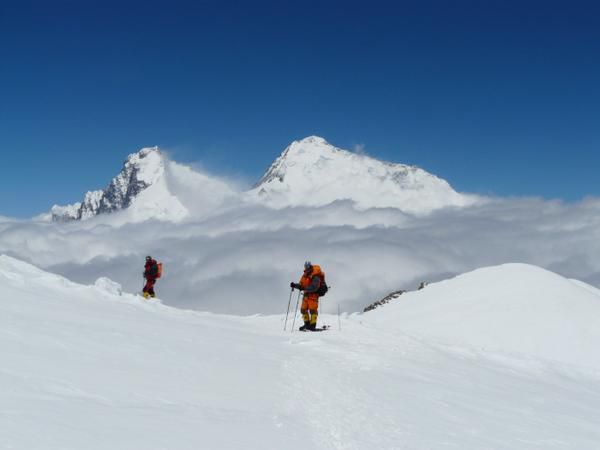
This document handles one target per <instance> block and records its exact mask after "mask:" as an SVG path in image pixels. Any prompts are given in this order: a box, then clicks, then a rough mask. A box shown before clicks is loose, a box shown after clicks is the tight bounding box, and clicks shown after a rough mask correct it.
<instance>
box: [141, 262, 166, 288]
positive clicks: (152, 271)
mask: <svg viewBox="0 0 600 450" xmlns="http://www.w3.org/2000/svg"><path fill="white" fill-rule="evenodd" d="M161 275H162V263H159V262H157V261H156V260H155V259H154V258H152V256H146V264H145V265H144V278H145V279H146V284H145V285H144V289H143V290H142V294H143V295H144V298H148V297H156V294H155V293H154V285H155V284H156V280H157V279H159V278H160V277H161Z"/></svg>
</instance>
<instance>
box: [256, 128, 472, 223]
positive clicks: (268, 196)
mask: <svg viewBox="0 0 600 450" xmlns="http://www.w3.org/2000/svg"><path fill="white" fill-rule="evenodd" d="M250 194H251V195H252V196H254V197H255V198H257V199H258V201H263V202H265V203H267V204H269V205H270V206H273V207H276V208H283V207H287V206H322V205H326V204H329V203H332V202H334V201H336V200H352V201H353V202H355V203H356V205H357V207H359V208H361V209H367V208H385V207H390V208H399V209H402V210H403V211H406V212H410V213H427V212H430V211H432V210H435V209H438V208H442V207H449V206H453V207H463V206H467V205H470V204H472V203H474V202H475V200H476V198H475V197H474V196H467V195H464V194H459V193H457V192H456V191H454V189H452V187H450V185H449V184H448V183H447V182H446V181H445V180H442V179H440V178H438V177H436V176H434V175H432V174H430V173H428V172H426V171H424V170H423V169H420V168H418V167H414V166H407V165H404V164H394V163H387V162H382V161H379V160H376V159H373V158H370V157H368V156H365V155H359V154H356V153H352V152H349V151H346V150H342V149H339V148H336V147H334V146H333V145H331V144H329V143H328V142H327V141H326V140H325V139H323V138H321V137H318V136H310V137H307V138H305V139H302V140H300V141H294V142H293V143H292V144H291V145H290V146H289V147H287V148H286V149H285V150H284V152H283V153H282V154H281V156H280V157H279V158H277V160H276V161H275V162H274V163H273V164H272V166H271V167H270V168H269V169H268V170H267V172H266V173H265V175H264V176H263V177H262V179H261V180H260V181H259V182H258V183H257V185H256V186H255V187H254V189H253V190H251V191H250Z"/></svg>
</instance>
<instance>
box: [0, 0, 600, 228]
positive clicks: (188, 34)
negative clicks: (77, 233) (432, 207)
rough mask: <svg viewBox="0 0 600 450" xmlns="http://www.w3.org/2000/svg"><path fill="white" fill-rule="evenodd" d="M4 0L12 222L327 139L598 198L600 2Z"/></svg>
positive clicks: (458, 179)
mask: <svg viewBox="0 0 600 450" xmlns="http://www.w3.org/2000/svg"><path fill="white" fill-rule="evenodd" d="M596 5H597V3H596V4H595V2H585V3H584V2H573V1H566V0H565V1H563V2H553V1H536V2H527V1H512V2H508V1H471V2H466V1H397V2H380V1H360V2H356V1H339V2H313V1H301V2H300V1H298V2H283V1H274V2H262V1H257V2H241V1H237V2H226V1H222V2H217V1H214V2H212V1H211V2H202V1H196V2H177V1H170V2H167V1H163V2H155V1H144V2H127V1H121V2H111V1H91V0H90V1H75V0H74V1H60V0H59V1H52V2H49V1H43V2H42V1H40V2H31V1H16V0H15V1H10V0H7V1H0V154H1V156H2V158H1V162H2V165H1V167H2V176H1V177H0V189H1V192H2V195H1V197H0V198H1V202H0V215H10V216H17V217H28V216H31V215H34V214H36V213H39V212H43V211H46V210H47V209H48V208H49V207H50V206H51V205H52V204H53V203H61V204H62V203H70V202H74V201H77V200H80V199H81V198H82V195H83V193H84V192H85V191H86V190H89V189H98V188H103V187H104V186H105V185H106V184H107V183H108V181H109V180H110V179H111V178H112V177H113V176H114V175H116V174H117V173H118V171H119V170H120V168H121V164H122V161H123V159H124V158H125V157H126V156H127V154H129V153H131V152H134V151H136V150H137V149H139V148H141V147H143V146H151V145H159V146H162V147H165V148H168V149H170V150H172V152H173V156H174V157H175V159H176V160H179V161H182V162H192V161H202V162H203V163H204V164H205V165H206V166H207V167H209V168H210V169H211V170H214V171H216V172H219V173H227V174H230V175H232V174H233V175H237V176H243V177H244V178H245V179H247V180H256V179H258V178H259V177H260V175H261V174H262V171H263V170H264V169H266V167H267V166H268V165H269V164H270V163H271V161H272V160H273V159H274V158H275V157H276V156H277V155H278V154H279V152H280V151H281V150H283V148H284V147H285V146H286V145H287V144H288V143H289V142H290V141H292V140H294V139H298V138H302V137H305V136H307V135H311V134H318V135H321V136H323V137H325V138H326V139H327V140H329V141H330V142H331V143H333V144H335V145H337V146H339V147H344V148H353V147H354V146H357V145H361V146H364V148H365V150H366V152H367V153H369V154H371V155H372V156H375V157H377V158H380V159H385V160H390V161H395V162H403V163H409V164H416V165H419V166H421V167H423V168H425V169H426V170H428V171H430V172H433V173H435V174H437V175H439V176H441V177H443V178H445V179H447V180H448V181H449V182H450V183H451V184H452V185H453V186H454V187H455V188H457V189H459V190H463V191H470V192H480V193H484V194H496V195H539V196H543V197H547V198H563V199H565V200H568V201H574V200H578V199H580V198H582V197H584V196H586V195H600V182H599V181H598V170H599V168H600V56H599V55H600V19H599V17H600V6H596Z"/></svg>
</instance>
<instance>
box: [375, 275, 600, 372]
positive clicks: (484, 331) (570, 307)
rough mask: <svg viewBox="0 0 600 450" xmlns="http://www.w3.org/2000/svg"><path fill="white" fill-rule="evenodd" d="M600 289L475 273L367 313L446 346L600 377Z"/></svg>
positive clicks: (557, 279) (554, 278) (544, 278)
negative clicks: (532, 359) (584, 369)
mask: <svg viewBox="0 0 600 450" xmlns="http://www.w3.org/2000/svg"><path fill="white" fill-rule="evenodd" d="M599 317H600V291H599V290H598V289H596V288H594V287H592V286H589V285H586V284H585V283H582V282H579V281H573V280H568V279H566V278H563V277H561V276H559V275H557V274H555V273H553V272H550V271H547V270H544V269H542V268H539V267H536V266H532V265H528V264H504V265H501V266H495V267H487V268H483V269H478V270H476V271H473V272H469V273H467V274H463V275H460V276H458V277H456V278H454V279H451V280H446V281H443V282H440V283H435V284H432V285H430V286H427V287H426V288H425V289H423V290H420V291H416V292H411V293H407V294H405V295H403V296H402V297H400V298H399V299H398V300H397V301H395V302H394V303H392V304H388V305H387V306H386V307H385V308H381V309H379V310H375V311H374V312H373V313H370V314H369V315H368V320H369V322H370V323H371V322H372V323H374V324H378V325H379V326H383V327H388V328H389V327H394V326H397V327H399V328H400V329H402V330H403V331H404V332H407V333H416V334H418V335H419V336H425V337H427V338H429V339H431V338H434V339H435V340H439V341H442V342H445V343H448V344H450V343H451V344H456V345H461V346H471V347H475V348H484V349H490V350H494V351H500V352H504V353H507V354H524V355H536V357H539V358H544V359H548V360H553V361H559V362H562V363H568V364H574V365H578V366H589V367H591V368H594V369H596V370H598V371H600V353H598V351H597V349H598V346H599V345H600V326H598V325H599V319H598V318H599Z"/></svg>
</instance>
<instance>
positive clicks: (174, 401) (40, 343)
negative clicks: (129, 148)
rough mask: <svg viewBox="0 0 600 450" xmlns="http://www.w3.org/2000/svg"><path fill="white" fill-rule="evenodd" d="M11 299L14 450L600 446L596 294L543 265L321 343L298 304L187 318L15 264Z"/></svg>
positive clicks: (0, 426) (416, 303)
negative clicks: (295, 314) (290, 308)
mask: <svg viewBox="0 0 600 450" xmlns="http://www.w3.org/2000/svg"><path fill="white" fill-rule="evenodd" d="M285 300H287V299H285ZM0 305H1V306H0V307H1V312H0V352H1V354H2V365H1V366H0V385H1V386H2V389H1V390H0V430H2V432H1V433H0V448H6V449H28V450H34V449H44V450H54V449H56V450H58V449H61V450H65V449H77V450H80V449H91V450H94V449H111V450H115V449H123V450H125V449H127V450H131V449H145V450H148V449H152V450H154V449H157V450H158V449H173V450H177V449H199V448H203V449H260V450H265V449H274V450H284V449H307V448H309V449H336V450H338V449H361V450H362V449H374V450H375V449H406V450H437V449H444V450H446V449H457V450H482V449H493V450H496V449H506V450H532V449H540V450H542V449H543V450H549V449H574V450H575V449H576V450H595V449H598V448H600V426H598V424H600V357H599V353H598V351H597V349H598V347H599V344H600V327H598V326H597V325H598V324H599V323H600V321H599V319H598V318H599V317H600V292H599V291H598V290H597V289H595V288H593V287H591V286H589V285H586V284H584V283H581V282H577V281H573V280H568V279H565V278H563V277H560V276H558V275H556V274H554V273H552V272H548V271H545V270H543V269H540V268H537V267H535V266H527V265H521V264H514V265H513V264H511V265H504V266H496V267H490V268H484V269H479V270H477V271H474V272H470V273H468V274H465V275H461V276H459V277H456V278H454V279H450V280H447V281H444V282H440V283H436V284H432V285H430V286H427V288H425V289H424V290H422V291H417V292H411V293H407V294H405V295H404V296H401V297H400V298H399V299H398V300H396V301H395V302H394V303H391V304H389V305H386V306H385V307H381V308H378V309H376V310H375V311H373V312H370V313H366V314H350V315H347V314H343V315H342V316H341V317H340V318H339V319H338V317H337V316H335V315H328V314H323V315H321V316H320V323H322V324H329V325H331V326H332V329H330V330H328V331H326V332H323V333H299V332H294V333H290V332H289V329H290V324H291V323H288V327H287V328H288V332H284V331H283V321H284V317H285V314H284V313H285V307H286V304H284V302H282V314H280V315H268V316H260V315H255V316H233V315H229V316H228V315H217V314H211V313H208V312H198V311H189V310H182V309H176V308H172V307H168V306H165V305H163V304H161V302H160V301H157V300H155V301H149V302H146V301H144V300H142V299H141V298H140V297H139V296H136V295H133V294H128V293H124V292H122V290H121V288H120V286H119V285H117V284H116V283H113V282H111V281H110V280H108V279H100V280H98V282H97V283H96V284H94V285H90V286H86V285H81V284H77V283H73V282H70V281H69V280H66V279H65V278H63V277H61V276H58V275H54V274H51V273H48V272H45V271H43V270H40V269H38V268H35V267H33V266H31V265H29V264H26V263H23V262H21V261H19V260H16V259H13V258H10V257H7V256H0ZM338 320H339V322H338ZM290 322H291V319H290ZM340 325H341V327H340ZM296 326H298V320H296Z"/></svg>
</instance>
